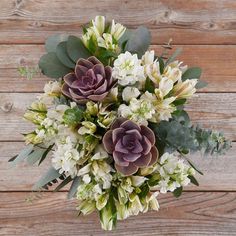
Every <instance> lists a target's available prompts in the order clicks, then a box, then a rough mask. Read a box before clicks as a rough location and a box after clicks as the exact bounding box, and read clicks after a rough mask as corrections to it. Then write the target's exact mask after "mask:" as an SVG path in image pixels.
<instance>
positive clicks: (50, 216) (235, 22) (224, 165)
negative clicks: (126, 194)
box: [0, 0, 236, 236]
mask: <svg viewBox="0 0 236 236" xmlns="http://www.w3.org/2000/svg"><path fill="white" fill-rule="evenodd" d="M98 14H102V15H106V16H107V17H108V19H113V18H114V19H116V20H117V21H119V22H121V23H123V24H125V25H127V26H129V27H131V28H135V27H137V26H139V25H146V26H147V27H149V29H150V30H151V33H152V47H153V48H154V49H155V50H156V51H158V50H159V49H160V45H161V44H162V43H163V42H167V41H168V40H169V38H173V40H174V44H175V45H177V46H178V45H181V46H182V47H183V49H184V51H183V54H182V55H181V56H180V59H182V60H184V62H185V63H186V64H188V65H190V66H191V65H195V66H200V67H202V68H203V79H204V80H205V81H207V82H209V86H208V87H207V88H206V89H204V90H202V91H201V92H199V93H198V94H197V96H196V99H194V100H192V101H191V102H190V104H189V105H188V106H187V109H188V111H189V112H190V114H191V117H192V119H193V121H196V122H199V123H200V124H202V125H203V126H205V127H211V128H215V129H219V130H221V131H223V132H225V134H226V136H227V137H228V138H230V139H232V140H234V141H236V102H235V101H236V46H235V45H236V1H235V0H220V1H219V0H198V1H196V0H100V1H97V0H70V1H65V0H50V1H49V0H35V1H34V0H1V1H0V44H1V45H0V108H1V109H0V157H1V158H0V235H4V236H6V235H28V236H44V235H47V236H52V235H53V236H55V235H66V236H71V235H146V236H150V235H236V171H235V169H236V158H235V151H236V143H233V148H232V149H231V150H230V151H229V152H228V154H227V155H226V156H224V157H215V158H212V157H207V158H204V157H201V156H200V155H195V156H193V158H192V160H194V162H195V163H197V165H198V166H199V168H200V169H201V170H202V171H204V173H205V175H204V176H199V179H200V184H201V185H200V187H194V186H191V187H189V188H188V189H186V191H185V192H184V194H183V196H182V197H181V198H180V199H175V198H174V197H173V196H172V195H169V194H167V195H163V196H161V197H160V205H161V209H160V211H159V212H150V213H147V214H143V215H139V216H137V217H131V218H130V219H128V220H126V221H123V222H118V228H117V230H116V231H115V232H113V233H104V231H102V230H101V229H100V225H99V221H98V218H97V216H96V215H95V214H93V215H92V216H88V217H80V218H77V217H76V210H75V206H76V203H75V202H73V201H68V200H66V190H64V191H62V192H59V193H53V192H44V193H41V194H37V195H35V194H32V193H31V187H32V184H33V183H34V182H35V181H36V180H37V179H38V178H39V177H40V175H41V174H42V171H43V169H44V167H45V166H47V163H45V164H44V166H42V167H40V168H37V167H34V168H29V167H28V166H27V165H20V166H19V167H18V168H10V167H9V165H8V163H7V160H8V159H9V158H10V157H11V156H13V155H14V154H16V153H17V152H18V151H19V150H20V149H21V148H22V147H23V142H22V136H21V135H20V133H23V132H25V131H28V130H30V128H31V127H30V126H29V125H28V124H26V123H25V122H24V121H23V119H22V114H23V113H24V110H25V108H26V107H27V106H28V105H29V104H30V103H31V102H32V101H33V100H34V99H35V97H36V96H37V93H40V92H41V91H42V88H43V85H44V83H45V81H46V79H45V78H44V77H42V76H36V78H34V79H33V80H32V81H27V80H26V79H22V78H21V77H20V76H19V74H18V72H17V67H18V66H19V65H36V63H37V61H38V59H39V57H40V55H42V54H43V53H44V46H43V43H44V40H45V39H46V38H47V37H48V36H49V35H52V34H55V33H58V32H60V33H63V32H65V33H71V34H75V35H80V32H81V28H80V27H81V25H83V24H85V23H87V22H88V21H89V20H90V19H91V18H93V17H94V16H96V15H98ZM11 104H12V105H13V106H12V109H11V110H10V111H8V110H9V109H8V108H9V106H10V105H11ZM29 197H30V198H33V199H34V201H33V202H29V201H26V198H29Z"/></svg>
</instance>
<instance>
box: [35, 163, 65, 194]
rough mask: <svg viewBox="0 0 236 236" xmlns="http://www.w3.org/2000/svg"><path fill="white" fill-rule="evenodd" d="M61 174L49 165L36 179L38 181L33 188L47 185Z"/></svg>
mask: <svg viewBox="0 0 236 236" xmlns="http://www.w3.org/2000/svg"><path fill="white" fill-rule="evenodd" d="M60 176H61V174H60V173H59V171H58V170H56V169H54V168H53V167H50V169H49V170H48V171H47V172H46V173H45V174H44V175H43V176H42V177H41V178H40V179H39V180H38V182H37V183H36V184H35V185H34V186H33V190H39V189H41V188H42V187H43V186H45V185H47V184H48V183H50V182H51V181H53V180H55V179H57V178H59V177H60Z"/></svg>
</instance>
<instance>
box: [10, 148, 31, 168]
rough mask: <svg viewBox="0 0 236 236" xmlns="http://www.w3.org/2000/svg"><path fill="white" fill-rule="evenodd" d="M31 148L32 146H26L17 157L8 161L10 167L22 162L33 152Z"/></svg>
mask: <svg viewBox="0 0 236 236" xmlns="http://www.w3.org/2000/svg"><path fill="white" fill-rule="evenodd" d="M33 148H34V145H32V144H29V145H27V146H26V147H25V148H24V149H23V150H22V151H21V152H20V153H19V155H17V157H15V158H11V159H10V160H9V162H10V163H11V165H13V166H15V165H17V164H18V163H20V162H21V161H23V160H24V159H25V158H27V157H28V155H29V154H30V153H31V152H33Z"/></svg>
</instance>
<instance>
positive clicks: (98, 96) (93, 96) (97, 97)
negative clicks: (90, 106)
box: [88, 92, 108, 102]
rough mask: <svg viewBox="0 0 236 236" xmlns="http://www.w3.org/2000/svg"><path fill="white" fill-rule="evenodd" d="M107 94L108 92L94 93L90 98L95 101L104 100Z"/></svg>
mask: <svg viewBox="0 0 236 236" xmlns="http://www.w3.org/2000/svg"><path fill="white" fill-rule="evenodd" d="M107 94H108V92H105V93H103V94H93V95H89V96H88V98H89V99H90V100H92V101H94V102H97V101H102V100H103V99H104V98H105V97H106V96H107Z"/></svg>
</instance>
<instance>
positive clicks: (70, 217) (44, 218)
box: [0, 192, 236, 236]
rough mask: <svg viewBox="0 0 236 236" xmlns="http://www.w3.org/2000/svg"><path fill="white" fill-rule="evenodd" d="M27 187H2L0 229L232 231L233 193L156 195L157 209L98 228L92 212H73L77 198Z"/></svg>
mask: <svg viewBox="0 0 236 236" xmlns="http://www.w3.org/2000/svg"><path fill="white" fill-rule="evenodd" d="M27 197H29V195H28V193H1V198H0V212H1V214H0V235H2V236H3V235H4V236H5V235H8V236H13V235H18V236H21V235H22V236H23V235H24V236H44V235H47V236H55V235H56V236H60V235H67V236H72V235H73V236H74V235H80V236H85V235H86V236H87V235H91V236H92V235H96V236H105V235H119V236H122V235H123V236H125V235H136V236H141V235H142V236H150V235H153V236H154V235H236V228H235V224H236V214H235V204H236V193H220V192H215V193H184V194H183V195H182V196H181V198H180V199H176V198H174V197H173V196H172V195H171V194H166V195H160V196H158V199H159V203H160V206H161V208H160V210H159V212H149V213H146V214H140V215H138V216H135V217H130V218H129V219H127V220H125V221H122V222H120V221H118V227H117V229H116V231H114V232H104V231H102V230H101V229H100V224H99V220H98V217H97V215H96V214H95V213H94V214H92V215H90V216H87V217H84V216H81V217H79V218H77V217H76V214H77V212H76V210H75V207H76V202H75V201H68V200H66V193H42V195H41V196H38V198H39V199H36V200H35V201H34V202H33V203H28V202H26V201H25V198H27Z"/></svg>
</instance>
